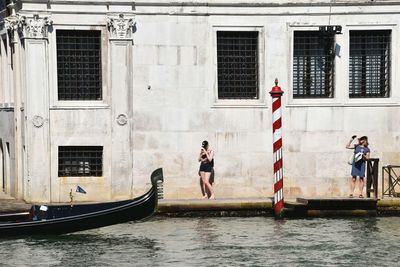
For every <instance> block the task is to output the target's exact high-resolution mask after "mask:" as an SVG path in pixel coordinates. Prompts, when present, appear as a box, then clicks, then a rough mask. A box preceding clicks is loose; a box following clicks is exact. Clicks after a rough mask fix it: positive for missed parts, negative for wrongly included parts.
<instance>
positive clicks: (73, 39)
mask: <svg viewBox="0 0 400 267" xmlns="http://www.w3.org/2000/svg"><path fill="white" fill-rule="evenodd" d="M56 34H57V75H58V100H101V99H102V90H101V88H102V82H101V80H102V76H101V32H100V31H84V30H57V33H56Z"/></svg>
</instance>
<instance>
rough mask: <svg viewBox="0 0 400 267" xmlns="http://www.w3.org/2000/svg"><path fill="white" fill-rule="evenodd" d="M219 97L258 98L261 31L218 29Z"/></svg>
mask: <svg viewBox="0 0 400 267" xmlns="http://www.w3.org/2000/svg"><path fill="white" fill-rule="evenodd" d="M217 57H218V59H217V61H218V98H219V99H257V98H258V32H256V31H252V32H232V31H218V32H217Z"/></svg>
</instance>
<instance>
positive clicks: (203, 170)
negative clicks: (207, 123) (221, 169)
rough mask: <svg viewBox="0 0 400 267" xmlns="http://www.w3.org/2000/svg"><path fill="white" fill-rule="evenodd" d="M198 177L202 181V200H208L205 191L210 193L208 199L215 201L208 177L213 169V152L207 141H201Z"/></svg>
mask: <svg viewBox="0 0 400 267" xmlns="http://www.w3.org/2000/svg"><path fill="white" fill-rule="evenodd" d="M199 161H200V170H199V172H200V177H201V180H202V181H203V192H204V195H203V198H208V195H207V193H206V192H207V190H208V191H209V192H210V193H211V195H210V199H215V193H214V189H213V188H212V185H211V184H210V176H211V172H212V170H213V167H214V151H213V150H212V149H211V148H210V146H209V145H208V141H203V143H202V144H201V151H200V155H199Z"/></svg>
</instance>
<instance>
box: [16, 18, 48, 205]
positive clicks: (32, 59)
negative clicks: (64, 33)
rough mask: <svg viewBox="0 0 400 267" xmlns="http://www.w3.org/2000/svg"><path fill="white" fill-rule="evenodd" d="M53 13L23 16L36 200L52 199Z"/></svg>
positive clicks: (30, 194)
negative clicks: (50, 52) (50, 41)
mask: <svg viewBox="0 0 400 267" xmlns="http://www.w3.org/2000/svg"><path fill="white" fill-rule="evenodd" d="M51 23H52V21H51V19H50V17H49V16H44V15H40V16H39V15H38V14H34V15H32V16H28V15H27V16H20V33H21V38H22V39H23V42H24V54H25V56H24V58H25V70H24V73H25V82H24V85H25V88H24V90H25V95H26V100H25V117H26V135H25V144H26V153H27V158H28V166H27V173H28V177H27V180H26V183H25V187H26V199H27V200H29V201H35V202H47V201H50V200H51V177H50V160H51V159H50V134H49V131H50V129H49V76H50V75H49V55H48V40H47V36H48V30H49V26H50V25H51Z"/></svg>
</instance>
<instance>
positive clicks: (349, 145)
mask: <svg viewBox="0 0 400 267" xmlns="http://www.w3.org/2000/svg"><path fill="white" fill-rule="evenodd" d="M351 142H353V139H351V140H350V141H349V142H348V143H347V144H346V148H347V149H354V144H351Z"/></svg>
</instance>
